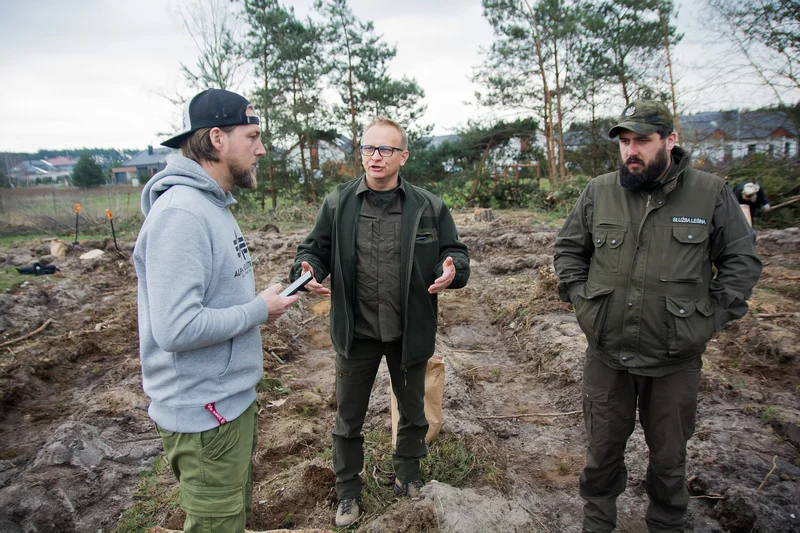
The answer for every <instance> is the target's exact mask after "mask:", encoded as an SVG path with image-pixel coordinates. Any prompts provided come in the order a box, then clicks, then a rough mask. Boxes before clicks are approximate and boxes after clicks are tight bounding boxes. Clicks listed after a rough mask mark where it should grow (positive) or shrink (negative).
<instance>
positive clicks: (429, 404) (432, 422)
mask: <svg viewBox="0 0 800 533" xmlns="http://www.w3.org/2000/svg"><path fill="white" fill-rule="evenodd" d="M389 394H390V395H391V397H392V448H394V447H395V446H396V445H397V424H398V423H399V422H400V413H399V412H398V410H397V397H396V396H395V395H394V391H393V390H392V384H391V383H389ZM443 395H444V358H443V357H442V356H441V355H434V356H433V357H431V358H430V359H429V360H428V367H427V368H426V370H425V418H427V419H428V433H427V434H426V435H425V442H426V443H427V444H430V443H431V442H432V441H433V440H434V439H435V438H436V437H438V436H439V431H441V430H442V396H443Z"/></svg>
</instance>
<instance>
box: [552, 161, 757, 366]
mask: <svg viewBox="0 0 800 533" xmlns="http://www.w3.org/2000/svg"><path fill="white" fill-rule="evenodd" d="M672 158H673V161H674V164H675V165H677V170H676V171H675V172H672V173H671V177H669V178H667V181H666V182H665V183H663V184H662V185H661V186H660V187H659V188H657V189H656V190H655V191H653V192H651V193H643V192H642V193H635V192H632V191H630V190H628V189H625V188H623V187H622V186H621V185H620V184H619V174H618V173H617V172H614V173H611V174H605V175H603V176H598V177H597V178H595V179H593V180H592V181H591V182H590V183H589V185H588V186H587V187H586V189H584V191H583V192H582V193H581V195H580V198H578V202H577V203H576V205H575V207H574V208H573V210H572V212H571V213H570V214H569V217H568V218H567V221H566V222H565V224H564V227H563V228H562V229H561V231H560V232H559V234H558V237H557V238H556V244H555V258H554V266H555V269H556V273H557V275H558V278H559V284H558V291H559V296H560V297H561V299H563V300H564V301H571V302H572V303H573V304H574V305H575V314H576V317H577V319H578V323H579V324H580V326H581V329H582V330H583V332H584V333H585V334H586V338H587V340H588V342H589V345H590V346H591V351H592V353H593V354H595V355H598V356H600V357H601V358H605V359H607V360H609V362H610V364H613V365H614V366H618V365H622V366H624V367H627V368H653V367H662V366H668V365H673V364H675V363H679V362H681V361H686V360H688V359H690V358H692V357H696V356H699V355H701V354H702V353H703V351H704V350H705V345H706V343H707V342H708V341H709V340H710V339H711V336H712V335H713V334H714V332H715V331H717V330H719V329H720V328H721V327H722V326H723V325H724V324H725V323H726V322H728V321H730V320H733V319H737V318H741V317H742V316H744V315H745V313H746V312H747V303H746V301H745V300H746V299H747V298H749V297H750V294H751V292H752V290H753V287H754V286H755V284H756V282H757V281H758V278H759V276H760V275H761V261H760V260H759V259H758V257H757V255H756V250H755V233H754V232H753V229H752V228H751V227H750V226H749V225H748V224H747V221H746V220H745V218H744V216H743V214H742V211H741V208H740V207H739V205H738V203H737V202H736V199H735V198H734V196H733V194H732V193H731V191H730V189H729V188H728V185H727V184H726V183H725V181H724V180H722V179H721V178H719V177H717V176H714V175H712V174H708V173H706V172H701V171H698V170H695V169H693V168H691V167H690V165H689V157H688V156H687V155H686V154H685V153H684V152H683V150H682V149H681V148H679V147H675V148H674V149H673V151H672ZM712 265H713V266H714V267H716V275H714V272H713V269H712Z"/></svg>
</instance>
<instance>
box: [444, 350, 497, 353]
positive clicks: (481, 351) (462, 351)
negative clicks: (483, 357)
mask: <svg viewBox="0 0 800 533" xmlns="http://www.w3.org/2000/svg"><path fill="white" fill-rule="evenodd" d="M450 351H451V352H453V353H492V350H450Z"/></svg>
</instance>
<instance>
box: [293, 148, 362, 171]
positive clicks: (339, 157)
mask: <svg viewBox="0 0 800 533" xmlns="http://www.w3.org/2000/svg"><path fill="white" fill-rule="evenodd" d="M303 152H304V155H305V159H306V168H311V153H310V152H309V150H308V147H306V148H305V149H304V150H303ZM285 157H286V161H287V163H288V165H287V166H288V167H289V168H290V169H292V170H296V171H297V172H300V166H301V165H302V160H301V158H300V146H299V145H294V146H293V147H292V148H291V150H289V151H288V152H287V153H286V156H285ZM347 158H348V155H347V154H346V153H345V152H343V151H342V150H341V149H339V148H337V147H335V146H332V145H330V144H329V143H327V142H324V141H323V142H320V143H319V164H320V166H322V165H324V164H325V163H327V162H328V161H336V162H345V161H347Z"/></svg>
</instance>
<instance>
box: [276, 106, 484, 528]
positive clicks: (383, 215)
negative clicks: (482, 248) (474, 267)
mask: <svg viewBox="0 0 800 533" xmlns="http://www.w3.org/2000/svg"><path fill="white" fill-rule="evenodd" d="M361 143H362V144H361V146H360V147H359V151H360V154H361V162H362V164H363V166H364V171H365V172H364V175H363V176H362V177H361V178H359V179H357V180H354V181H351V182H348V183H344V184H342V185H339V186H338V187H337V188H336V189H335V190H334V191H333V192H331V193H330V194H329V195H328V196H327V197H326V198H325V201H324V202H323V204H322V207H321V208H320V210H319V214H318V215H317V221H316V224H315V225H314V228H313V229H312V230H311V233H309V235H308V237H306V239H305V240H304V241H303V243H302V244H301V245H300V246H299V247H298V249H297V255H296V256H295V262H294V265H293V266H292V268H291V272H290V278H291V279H292V280H294V279H296V278H297V277H298V276H300V274H301V273H302V272H306V271H311V272H312V273H313V274H314V279H312V281H311V282H310V283H309V284H308V285H306V288H307V289H308V290H311V291H312V292H314V293H316V294H318V295H321V296H331V316H330V332H331V340H332V341H333V346H334V348H335V350H336V358H335V364H336V401H337V408H336V424H335V426H334V430H333V468H334V471H335V473H336V492H337V496H338V499H339V504H338V506H337V508H336V519H335V522H336V525H337V526H339V527H343V526H348V525H350V524H352V523H354V522H355V521H356V520H357V519H358V516H359V513H360V494H361V478H360V473H361V469H362V468H363V466H364V450H363V447H364V438H363V436H362V434H361V430H362V427H363V424H364V418H365V416H366V413H367V408H368V406H369V397H370V392H371V391H372V385H373V382H374V381H375V376H376V374H377V372H378V366H379V365H380V362H381V358H382V356H386V363H387V366H388V368H389V374H390V376H391V380H392V389H393V390H394V393H395V395H396V396H397V401H398V405H399V409H398V410H399V414H400V421H399V424H398V431H397V447H396V449H395V451H394V454H393V455H392V463H393V465H394V469H395V473H396V480H395V485H394V492H395V494H397V495H398V496H410V497H416V496H418V494H419V491H420V489H421V488H422V485H423V482H422V474H421V471H420V459H421V458H423V457H425V456H426V455H427V447H426V445H425V434H426V433H427V431H428V422H427V420H426V419H425V410H424V395H425V370H426V367H427V362H428V359H430V357H431V356H432V355H433V352H434V345H435V341H436V327H437V316H438V315H437V294H438V293H440V292H442V291H443V290H445V289H447V288H451V289H457V288H461V287H464V286H465V285H466V284H467V280H468V279H469V272H470V269H469V253H468V251H467V247H466V246H465V245H464V244H463V243H461V242H460V241H459V240H458V232H457V231H456V227H455V223H454V222H453V218H452V216H451V215H450V211H449V210H448V208H447V206H446V205H445V204H444V202H443V201H442V200H441V199H440V198H438V197H437V196H435V195H433V194H432V193H430V192H428V191H426V190H424V189H422V188H420V187H416V186H414V185H412V184H410V183H408V182H407V181H405V180H404V179H402V178H401V177H400V174H399V173H400V168H401V167H402V166H403V165H405V163H406V161H408V157H409V152H408V136H407V135H406V132H405V130H403V128H402V127H401V126H400V125H399V124H398V123H396V122H394V121H393V120H389V119H387V118H384V117H378V118H376V119H375V120H373V121H372V122H371V123H370V124H369V125H367V127H366V128H365V130H364V135H363V136H362V138H361ZM329 274H330V275H331V289H327V288H326V287H324V286H323V285H322V284H321V283H320V282H321V281H323V280H324V279H325V278H326V277H328V275H329Z"/></svg>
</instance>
